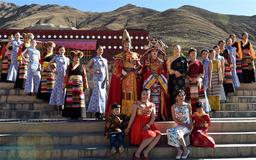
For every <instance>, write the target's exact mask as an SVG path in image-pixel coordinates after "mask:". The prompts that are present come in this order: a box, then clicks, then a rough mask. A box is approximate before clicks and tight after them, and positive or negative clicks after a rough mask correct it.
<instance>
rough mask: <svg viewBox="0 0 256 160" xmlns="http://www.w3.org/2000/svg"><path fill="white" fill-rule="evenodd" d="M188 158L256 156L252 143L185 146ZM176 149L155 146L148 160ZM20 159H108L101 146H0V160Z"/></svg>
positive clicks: (129, 150) (126, 155)
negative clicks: (188, 150) (207, 146)
mask: <svg viewBox="0 0 256 160" xmlns="http://www.w3.org/2000/svg"><path fill="white" fill-rule="evenodd" d="M189 148H190V150H191V154H190V158H213V157H214V158H232V157H254V156H256V152H255V150H256V144H223V145H216V147H215V148H200V147H189ZM136 149H137V146H136V147H133V146H129V147H127V148H125V151H124V152H123V153H122V154H117V155H116V157H118V159H123V158H132V155H133V153H134V152H135V151H136ZM175 155H176V149H175V148H173V147H170V146H156V147H155V148H154V149H153V150H152V152H151V153H150V157H151V158H152V159H155V158H173V157H175ZM17 157H19V158H21V159H27V158H28V159H29V158H34V159H64V158H72V159H76V160H77V159H80V158H95V157H97V158H102V159H104V158H110V157H111V154H110V151H109V146H102V145H89V146H88V145H57V146H56V145H50V146H22V145H20V146H0V158H1V159H7V158H17Z"/></svg>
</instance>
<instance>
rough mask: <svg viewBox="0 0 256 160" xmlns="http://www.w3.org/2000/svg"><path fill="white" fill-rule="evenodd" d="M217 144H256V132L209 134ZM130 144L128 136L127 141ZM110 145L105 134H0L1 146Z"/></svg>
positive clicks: (162, 142) (162, 143) (165, 140)
mask: <svg viewBox="0 0 256 160" xmlns="http://www.w3.org/2000/svg"><path fill="white" fill-rule="evenodd" d="M209 135H210V136H212V137H213V138H214V140H215V142H216V144H233V143H236V144H244V143H246V144H256V132H218V133H216V132H215V133H209ZM125 142H126V144H129V139H128V136H126V140H125ZM68 144H73V145H108V144H109V139H107V138H106V137H105V136H104V134H103V132H91V133H88V132H80V133H70V132H56V133H45V132H43V133H29V132H18V133H3V134H0V145H24V146H32V145H36V146H39V145H68ZM159 144H160V145H166V144H167V137H166V133H163V136H162V137H161V140H160V142H159Z"/></svg>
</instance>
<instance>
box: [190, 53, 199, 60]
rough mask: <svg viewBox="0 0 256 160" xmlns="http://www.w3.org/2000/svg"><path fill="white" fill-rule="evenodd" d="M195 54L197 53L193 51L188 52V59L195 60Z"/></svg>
mask: <svg viewBox="0 0 256 160" xmlns="http://www.w3.org/2000/svg"><path fill="white" fill-rule="evenodd" d="M196 55H197V53H196V52H195V51H192V52H190V54H189V57H190V59H193V60H195V59H196Z"/></svg>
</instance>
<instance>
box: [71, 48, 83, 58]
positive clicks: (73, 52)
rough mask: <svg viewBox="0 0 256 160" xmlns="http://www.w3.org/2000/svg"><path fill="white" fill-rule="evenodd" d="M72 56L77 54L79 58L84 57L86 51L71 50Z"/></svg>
mask: <svg viewBox="0 0 256 160" xmlns="http://www.w3.org/2000/svg"><path fill="white" fill-rule="evenodd" d="M70 55H71V57H72V58H73V57H74V56H75V55H76V56H78V58H83V56H84V53H83V52H82V51H79V50H75V51H71V52H70Z"/></svg>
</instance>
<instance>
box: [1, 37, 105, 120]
mask: <svg viewBox="0 0 256 160" xmlns="http://www.w3.org/2000/svg"><path fill="white" fill-rule="evenodd" d="M14 37H15V38H13V36H12V35H11V36H9V38H8V43H7V44H6V45H4V46H3V47H2V51H1V55H0V58H1V59H2V74H1V79H2V81H7V82H13V83H15V85H14V88H19V89H24V92H25V93H27V94H28V95H36V96H37V98H38V99H42V100H45V101H48V102H49V104H50V105H54V106H56V109H57V110H61V111H62V115H63V116H65V117H70V118H72V119H78V118H80V117H82V116H83V115H82V114H83V113H84V112H83V111H84V109H85V106H86V102H85V93H87V92H85V91H86V90H88V88H89V87H88V80H87V72H86V70H87V69H88V70H89V71H90V72H91V73H92V74H93V82H94V90H93V96H91V100H90V103H89V106H88V111H91V112H101V113H103V112H105V104H106V95H107V93H106V87H107V82H108V79H106V77H107V75H108V69H107V68H108V64H107V60H106V59H105V58H103V57H102V56H101V55H102V53H103V47H102V46H99V47H98V48H97V56H95V57H94V58H93V59H92V60H91V61H90V62H89V64H88V66H87V65H85V64H82V63H81V61H80V59H81V58H82V57H83V52H82V51H79V50H73V51H71V52H70V53H69V56H66V55H65V54H66V49H65V47H64V46H59V48H58V50H57V52H56V53H54V49H55V47H56V44H55V43H54V42H53V41H49V42H47V43H46V44H41V46H40V47H39V48H40V49H37V42H38V41H36V40H35V39H34V35H33V34H32V33H27V34H26V33H24V34H23V35H22V37H23V41H22V40H21V35H20V33H16V34H15V36H14ZM43 45H45V48H46V51H45V53H41V52H40V51H41V50H42V48H43V47H44V46H43ZM70 59H71V61H70ZM104 91H105V92H104ZM99 99H101V101H98V100H99Z"/></svg>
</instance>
